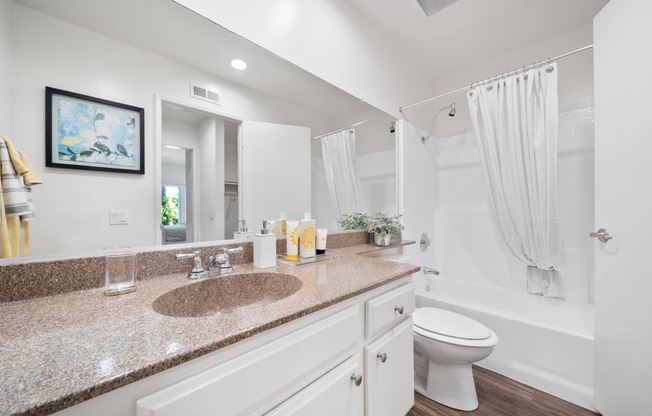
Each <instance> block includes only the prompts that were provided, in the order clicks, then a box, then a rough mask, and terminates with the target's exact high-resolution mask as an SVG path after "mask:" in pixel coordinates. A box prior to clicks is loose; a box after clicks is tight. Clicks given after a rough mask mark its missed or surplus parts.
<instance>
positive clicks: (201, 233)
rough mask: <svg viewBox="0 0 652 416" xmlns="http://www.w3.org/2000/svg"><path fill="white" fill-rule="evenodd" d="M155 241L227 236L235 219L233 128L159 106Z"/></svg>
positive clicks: (201, 114)
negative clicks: (158, 235)
mask: <svg viewBox="0 0 652 416" xmlns="http://www.w3.org/2000/svg"><path fill="white" fill-rule="evenodd" d="M162 104H163V105H162V118H161V138H162V143H161V204H160V208H161V224H160V227H161V242H162V243H163V244H178V243H192V242H200V241H213V240H223V239H227V238H231V237H232V236H233V232H234V231H235V230H236V229H237V221H238V124H239V123H237V122H235V121H232V120H229V119H226V118H222V117H219V116H217V115H215V114H210V113H206V112H203V111H199V110H196V109H193V108H189V107H184V106H181V105H178V104H173V103H168V102H163V103H162Z"/></svg>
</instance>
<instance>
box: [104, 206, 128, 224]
mask: <svg viewBox="0 0 652 416" xmlns="http://www.w3.org/2000/svg"><path fill="white" fill-rule="evenodd" d="M128 224H129V211H128V210H126V209H111V210H109V225H128Z"/></svg>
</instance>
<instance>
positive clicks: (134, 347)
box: [0, 245, 419, 415]
mask: <svg viewBox="0 0 652 416" xmlns="http://www.w3.org/2000/svg"><path fill="white" fill-rule="evenodd" d="M370 249H373V247H371V246H366V245H363V246H360V245H358V246H353V247H347V248H342V249H339V250H337V251H338V252H339V253H341V255H342V257H341V258H339V259H334V260H329V261H324V262H320V263H316V264H314V265H305V266H301V267H290V266H284V265H281V264H280V263H279V265H277V267H276V268H274V269H266V270H265V271H272V272H274V271H275V272H281V273H287V274H291V275H295V276H297V277H298V278H299V279H301V281H302V283H303V285H302V286H301V288H300V289H299V290H298V291H297V292H296V293H294V294H293V295H291V296H290V297H287V298H285V299H282V300H280V301H277V302H274V303H269V304H263V305H258V306H255V307H247V308H240V309H235V310H233V311H232V312H229V313H224V314H221V315H214V316H205V317H200V318H177V317H170V316H164V315H161V314H159V313H157V312H155V311H154V310H153V308H152V304H153V302H154V301H155V299H156V298H157V297H159V296H160V295H161V294H163V293H166V292H168V291H169V290H172V289H175V288H178V287H181V286H185V285H189V284H194V283H197V282H196V281H191V280H188V279H186V278H185V275H184V274H175V275H169V276H164V277H159V278H153V279H149V280H145V281H139V283H138V290H137V291H136V292H133V293H130V294H125V295H120V296H112V297H107V296H104V294H103V292H102V290H101V289H92V290H85V291H78V292H73V293H67V294H61V295H56V296H50V297H43V298H35V299H29V300H22V301H16V302H7V303H2V304H0V334H1V338H0V414H2V415H13V414H49V413H52V412H55V411H58V410H61V409H64V408H66V407H69V406H72V405H74V404H76V403H79V402H81V401H84V400H88V399H90V398H93V397H96V396H99V395H100V394H103V393H106V392H109V391H111V390H114V389H116V388H118V387H121V386H124V385H127V384H129V383H132V382H134V381H137V380H140V379H142V378H145V377H147V376H150V375H153V374H156V373H158V372H161V371H163V370H166V369H168V368H170V367H173V366H175V365H178V364H181V363H183V362H186V361H189V360H191V359H193V358H196V357H199V356H201V355H204V354H206V353H208V352H211V351H215V350H217V349H219V348H222V347H224V346H226V345H229V344H233V343H235V342H238V341H240V340H243V339H245V338H247V337H249V336H252V335H254V334H256V333H259V332H261V331H264V330H266V329H270V328H273V327H276V326H279V325H281V324H283V323H286V322H289V321H291V320H294V319H297V318H299V317H301V316H305V315H307V314H309V313H311V312H314V311H317V310H319V309H323V308H326V307H328V306H330V305H333V304H335V303H337V302H340V301H342V300H345V299H348V298H351V297H354V296H356V295H359V294H361V293H364V292H366V291H368V290H371V289H374V288H377V287H379V286H382V285H384V284H387V283H389V282H391V281H394V280H396V279H399V278H401V277H404V276H408V275H410V274H412V273H414V272H416V271H418V270H419V268H418V267H416V266H412V265H408V264H400V263H393V262H389V261H385V260H381V259H377V258H371V257H366V256H361V255H358V253H362V252H368V251H369V250H370ZM373 250H375V249H373ZM254 271H259V270H258V269H254V268H253V266H252V265H250V264H246V265H240V266H236V273H251V272H254Z"/></svg>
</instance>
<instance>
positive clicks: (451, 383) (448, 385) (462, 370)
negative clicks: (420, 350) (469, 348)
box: [414, 360, 478, 412]
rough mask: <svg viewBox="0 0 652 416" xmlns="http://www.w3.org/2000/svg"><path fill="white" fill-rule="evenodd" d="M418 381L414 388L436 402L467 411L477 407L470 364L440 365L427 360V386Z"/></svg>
mask: <svg viewBox="0 0 652 416" xmlns="http://www.w3.org/2000/svg"><path fill="white" fill-rule="evenodd" d="M415 381H417V380H415ZM418 381H419V382H415V385H414V389H415V390H416V391H417V392H418V393H421V394H422V395H424V396H426V397H427V398H429V399H431V400H434V401H436V402H437V403H441V404H443V405H445V406H448V407H451V408H453V409H457V410H463V411H467V412H469V411H472V410H475V409H477V408H478V395H477V393H476V391H475V380H474V379H473V370H472V369H471V364H465V365H450V364H447V365H443V366H442V365H439V364H437V363H436V362H434V361H432V360H429V362H428V378H427V386H425V388H424V386H423V383H421V382H420V381H421V380H418Z"/></svg>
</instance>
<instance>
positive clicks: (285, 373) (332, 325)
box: [57, 277, 414, 416]
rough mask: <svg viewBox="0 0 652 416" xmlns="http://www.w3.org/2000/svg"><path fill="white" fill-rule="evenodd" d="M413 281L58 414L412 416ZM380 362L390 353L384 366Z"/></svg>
mask: <svg viewBox="0 0 652 416" xmlns="http://www.w3.org/2000/svg"><path fill="white" fill-rule="evenodd" d="M409 279H410V278H409V277H405V278H402V279H400V280H397V281H395V282H392V283H389V284H387V285H385V286H383V287H380V288H377V289H374V290H371V291H369V292H367V293H364V294H362V295H359V296H356V297H354V298H352V299H347V300H344V301H342V302H340V303H338V304H335V305H332V306H330V307H328V308H326V309H323V310H320V311H317V312H314V313H311V314H308V315H307V316H304V317H302V318H299V319H296V320H293V321H291V322H288V323H287V324H285V325H282V326H280V327H277V328H273V329H270V330H268V331H264V332H262V333H259V334H257V335H255V336H252V337H250V338H248V339H246V340H244V341H241V342H238V343H236V344H233V345H230V346H229V347H226V348H223V349H220V350H218V351H214V352H211V353H209V354H206V355H204V356H202V357H199V358H196V359H194V360H191V361H188V362H186V363H183V364H180V365H178V366H175V367H172V368H170V369H168V370H165V371H163V372H161V373H158V374H155V375H153V376H150V377H146V378H144V379H141V380H139V381H137V382H134V383H131V384H129V385H127V386H124V387H121V388H119V389H116V390H113V391H111V392H109V393H106V394H103V395H101V396H99V397H95V398H93V399H91V400H88V401H85V402H82V403H79V404H78V405H75V406H73V407H70V408H67V409H65V410H63V411H61V412H59V413H57V414H58V415H60V416H82V415H84V416H85V415H89V414H92V415H95V416H113V415H116V414H120V415H121V416H177V415H193V416H201V415H221V416H237V415H247V416H254V415H266V414H267V415H271V416H286V415H288V416H299V415H305V416H320V415H324V416H335V415H337V416H363V415H366V416H404V415H405V414H406V413H407V412H408V410H409V409H410V408H411V407H412V404H413V400H414V392H413V383H414V380H413V367H414V365H413V362H412V361H413V351H412V318H411V316H410V315H411V313H412V311H413V310H414V286H413V285H412V284H411V283H409ZM365 334H366V336H365ZM379 353H381V356H382V354H387V359H386V360H385V362H384V363H383V362H382V360H381V359H380V358H378V354H379ZM352 376H353V377H352ZM358 382H359V385H357V383H358Z"/></svg>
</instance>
